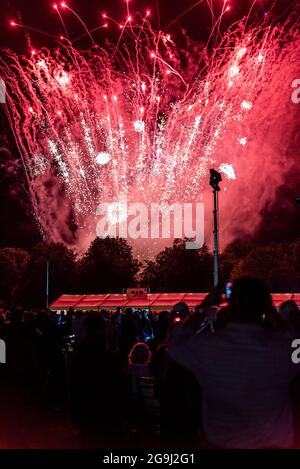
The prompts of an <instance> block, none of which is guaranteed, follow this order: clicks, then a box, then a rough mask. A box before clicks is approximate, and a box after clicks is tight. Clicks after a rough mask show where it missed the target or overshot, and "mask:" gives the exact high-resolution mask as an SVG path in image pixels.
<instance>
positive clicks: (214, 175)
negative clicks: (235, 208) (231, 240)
mask: <svg viewBox="0 0 300 469" xmlns="http://www.w3.org/2000/svg"><path fill="white" fill-rule="evenodd" d="M221 181H222V176H221V174H220V173H218V171H216V170H215V169H211V170H210V181H209V184H210V186H211V187H212V188H213V194H214V210H213V214H214V287H216V286H217V285H218V283H219V224H218V192H220V190H221V189H220V186H219V183H220V182H221Z"/></svg>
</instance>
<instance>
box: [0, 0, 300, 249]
mask: <svg viewBox="0 0 300 469" xmlns="http://www.w3.org/2000/svg"><path fill="white" fill-rule="evenodd" d="M223 10H224V8H223ZM222 13H223V12H222ZM137 16H138V15H137ZM107 18H109V17H107ZM126 21H127V23H128V22H129V21H128V18H127V20H126ZM216 21H217V22H218V24H219V23H220V17H219V18H218V19H216ZM245 21H247V20H245ZM127 23H126V22H125V26H126V25H127ZM217 30H218V34H219V29H218V26H217ZM125 36H126V41H124V44H123V43H122V40H121V39H122V37H123V38H124V37H125ZM299 36H300V34H299V30H297V29H296V27H294V28H293V27H292V26H291V25H290V24H287V25H284V26H281V27H274V26H263V25H261V26H259V27H256V28H253V29H250V28H248V30H247V31H245V29H244V28H241V24H239V25H238V26H237V27H236V28H235V29H232V30H231V31H229V32H227V34H226V35H225V36H224V38H223V39H222V40H221V42H219V46H218V48H216V49H213V50H212V51H209V49H208V48H205V47H204V46H200V45H199V44H198V45H197V44H193V43H191V42H190V43H189V45H190V47H189V50H181V49H177V48H176V45H175V44H174V42H173V40H172V38H171V36H170V35H169V34H165V33H163V32H158V33H156V32H155V31H154V30H153V28H152V26H151V24H150V22H149V20H148V15H146V16H143V17H142V16H140V25H138V24H136V23H133V22H131V21H130V25H129V24H128V25H127V27H126V28H125V27H124V28H123V29H122V32H121V35H120V38H121V39H119V41H118V46H119V47H118V48H116V46H114V45H112V46H111V47H109V46H107V48H106V49H103V48H100V47H99V46H97V47H93V48H92V49H91V50H90V51H87V52H79V51H78V50H76V49H75V48H73V47H72V46H71V44H70V42H67V43H66V44H65V45H63V46H62V47H61V48H60V49H59V50H55V51H52V52H51V51H48V50H46V49H42V50H40V51H38V52H37V53H36V54H34V55H32V56H31V58H30V59H28V58H26V57H24V56H22V57H18V56H17V55H16V54H14V53H13V52H11V51H5V53H4V55H3V56H2V58H1V62H0V72H1V77H2V78H3V79H4V80H5V82H6V85H7V107H6V110H7V113H8V118H9V121H10V124H11V127H12V130H13V133H14V136H15V139H16V142H17V145H18V148H19V151H20V154H21V157H22V160H23V163H24V166H25V169H26V174H27V178H28V183H29V188H30V193H31V197H32V203H33V205H34V209H35V213H36V215H37V218H38V220H39V222H40V224H41V226H42V229H43V231H44V234H45V236H46V237H47V238H49V239H52V240H54V241H63V242H66V243H69V244H72V243H73V244H76V243H77V246H78V247H81V248H82V247H86V245H87V243H88V242H89V241H90V239H91V237H93V236H94V235H95V224H96V218H95V213H96V207H97V206H98V205H99V203H101V202H120V201H123V202H127V203H131V202H145V203H147V204H149V203H151V202H158V201H165V202H168V203H170V204H173V203H175V202H181V203H184V202H193V201H194V202H196V201H201V200H204V201H207V200H209V199H208V197H210V192H209V189H208V188H207V186H208V184H207V177H208V172H209V169H210V167H212V166H215V167H217V168H221V169H222V168H225V170H224V180H226V184H224V186H226V189H227V190H226V193H225V192H224V196H223V199H222V201H221V204H222V205H221V211H222V213H223V220H221V221H222V224H223V231H224V233H223V235H224V238H223V239H225V240H226V241H229V240H230V239H232V238H233V237H234V236H235V235H236V234H237V232H238V233H239V234H240V233H243V232H252V231H254V230H255V229H256V228H257V226H258V224H259V222H260V215H259V213H260V211H261V210H262V209H263V208H264V206H265V205H266V204H267V203H270V202H271V201H272V200H273V199H274V196H275V192H276V190H277V188H278V187H279V186H280V184H282V182H283V180H284V176H285V174H286V173H287V172H288V170H289V168H290V166H291V164H292V162H293V161H294V160H295V157H296V154H295V152H296V150H295V149H296V148H297V145H298V147H299V146H300V145H299V132H298V133H297V119H296V118H295V113H296V112H297V109H296V106H293V105H292V104H291V100H290V96H291V89H290V84H291V82H292V81H293V80H294V79H295V77H297V76H298V73H299V54H300V40H299V39H300V37H299ZM130 39H131V41H130ZM199 57H201V60H200V61H199ZM182 58H183V59H184V60H182ZM266 181H268V185H266ZM237 203H238V204H239V207H237ZM70 216H71V218H72V220H73V221H74V222H75V224H76V225H77V226H78V229H77V232H76V234H75V235H74V232H73V231H72V230H71V229H70V228H69V224H70ZM206 225H207V227H208V231H209V230H210V225H209V224H206ZM74 236H75V238H74Z"/></svg>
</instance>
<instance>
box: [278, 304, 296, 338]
mask: <svg viewBox="0 0 300 469" xmlns="http://www.w3.org/2000/svg"><path fill="white" fill-rule="evenodd" d="M279 314H280V315H281V316H282V317H283V318H284V319H286V320H287V321H288V322H289V324H290V325H291V326H292V327H293V328H294V329H295V331H296V332H297V333H298V334H300V312H299V309H298V306H297V304H296V303H295V301H293V300H288V301H284V302H283V303H282V304H281V305H280V307H279Z"/></svg>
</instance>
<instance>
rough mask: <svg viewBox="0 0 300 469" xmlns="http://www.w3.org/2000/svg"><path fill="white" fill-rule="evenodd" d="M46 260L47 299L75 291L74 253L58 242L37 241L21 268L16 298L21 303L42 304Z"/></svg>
mask: <svg viewBox="0 0 300 469" xmlns="http://www.w3.org/2000/svg"><path fill="white" fill-rule="evenodd" d="M47 258H48V259H49V265H50V268H49V273H50V275H49V285H50V291H49V299H50V302H51V301H53V300H54V299H56V298H57V297H58V296H60V295H61V294H63V293H76V291H77V274H76V272H77V267H76V258H75V254H74V252H73V251H72V250H71V249H68V248H67V247H66V246H65V245H63V244H61V243H46V242H42V243H39V244H37V245H36V246H35V247H34V248H33V250H32V253H31V256H30V260H29V263H28V265H27V267H26V269H25V271H24V276H23V282H22V283H23V287H22V290H21V292H20V299H21V301H22V302H23V304H24V305H25V306H30V307H43V306H45V285H46V262H47Z"/></svg>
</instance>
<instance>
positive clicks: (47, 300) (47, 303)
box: [46, 256, 49, 309]
mask: <svg viewBox="0 0 300 469" xmlns="http://www.w3.org/2000/svg"><path fill="white" fill-rule="evenodd" d="M46 308H47V309H48V308H49V257H48V256H47V259H46Z"/></svg>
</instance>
